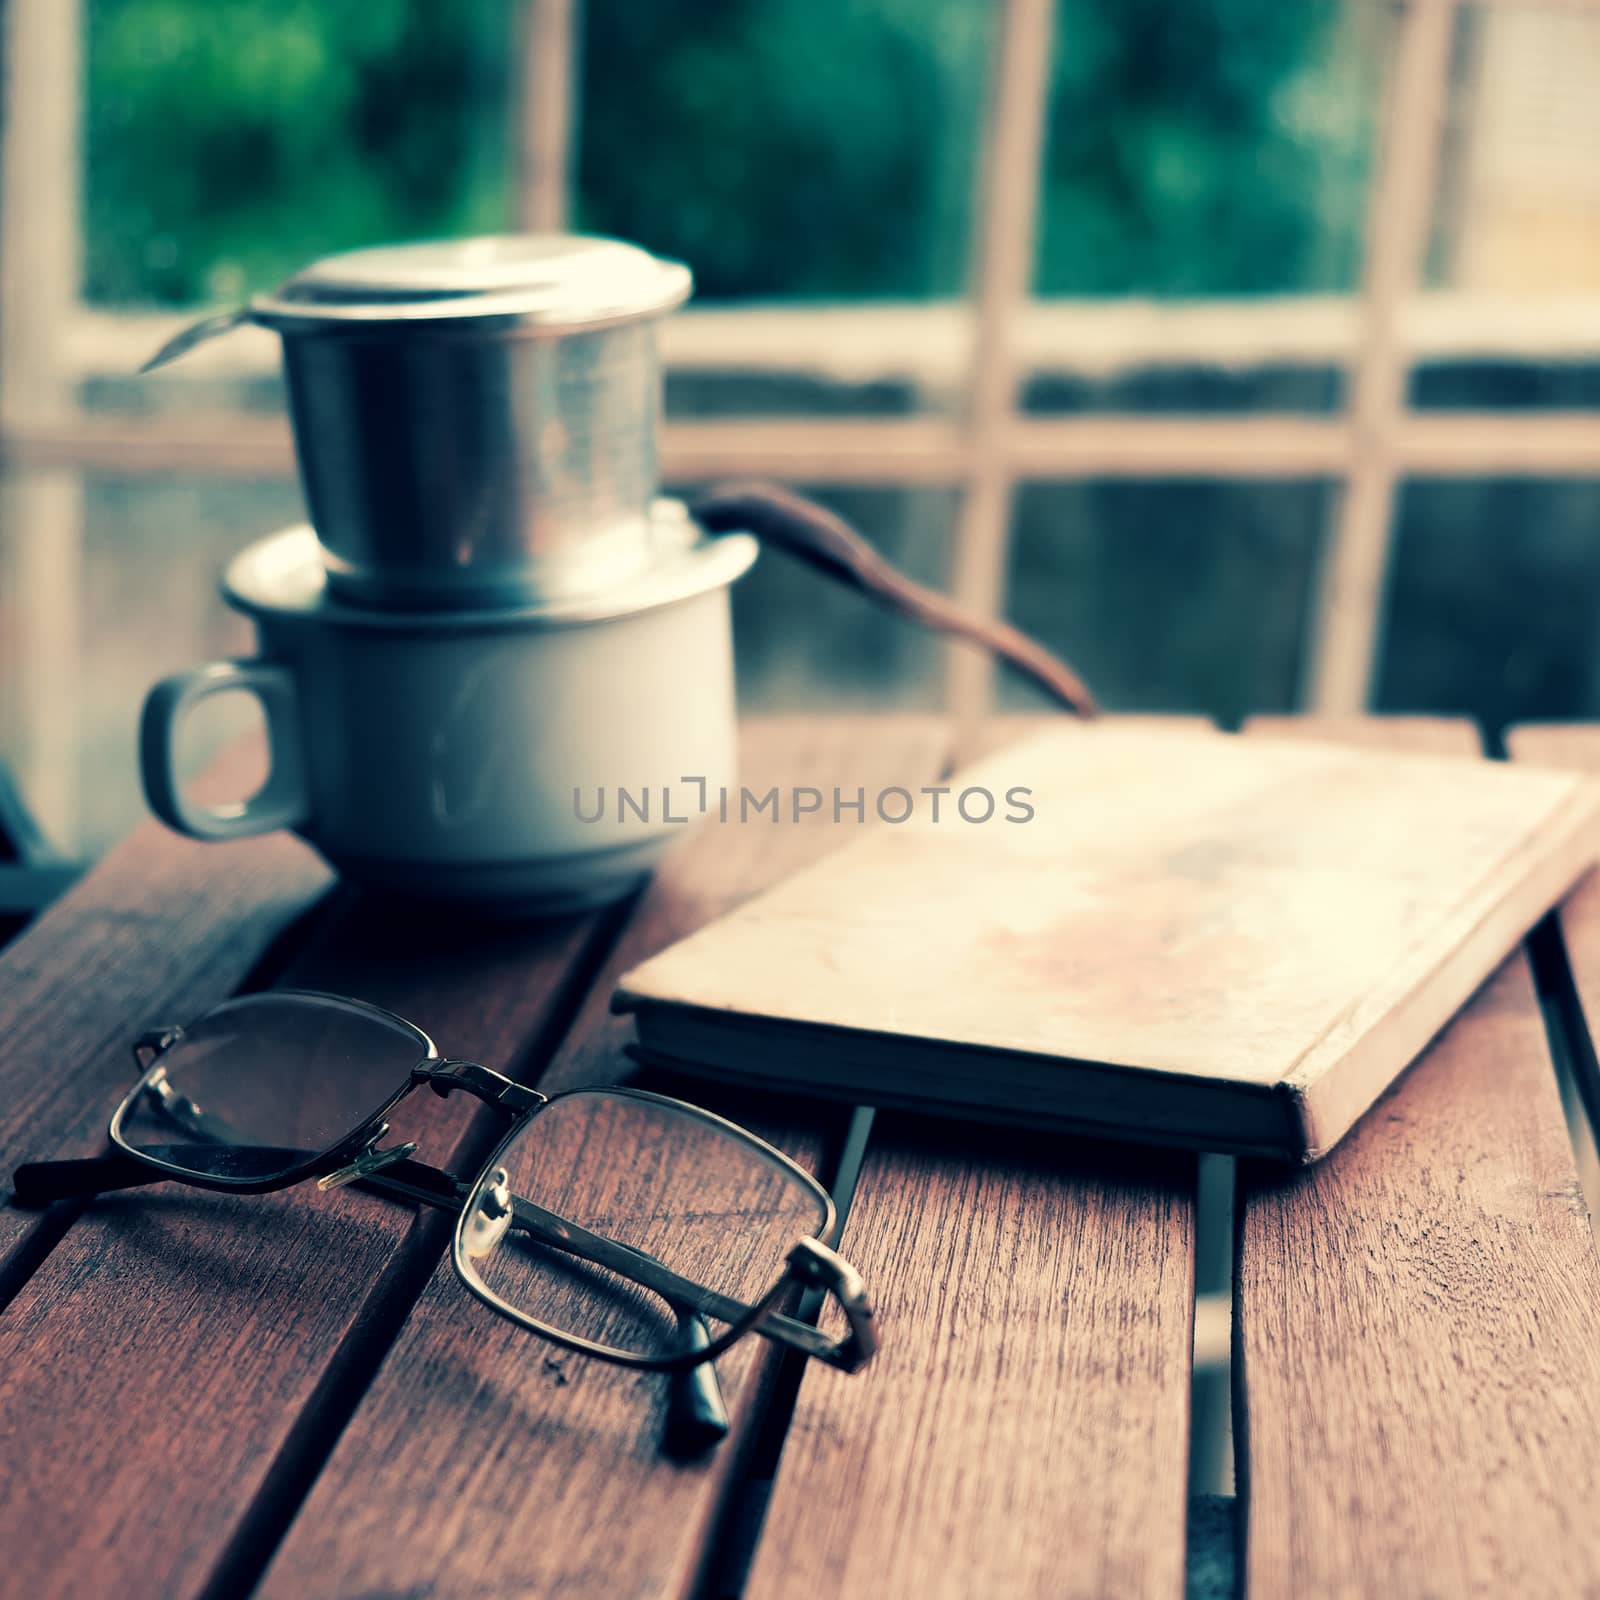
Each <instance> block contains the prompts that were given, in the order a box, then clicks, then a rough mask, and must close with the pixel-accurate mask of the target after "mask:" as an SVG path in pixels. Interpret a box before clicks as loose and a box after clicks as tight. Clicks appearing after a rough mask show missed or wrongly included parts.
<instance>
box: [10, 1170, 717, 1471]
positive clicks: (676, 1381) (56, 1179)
mask: <svg viewBox="0 0 1600 1600" xmlns="http://www.w3.org/2000/svg"><path fill="white" fill-rule="evenodd" d="M167 1178H168V1174H166V1173H164V1172H158V1171H157V1170H156V1169H155V1168H153V1167H147V1166H146V1165H145V1164H144V1163H143V1162H142V1161H135V1160H133V1159H132V1158H131V1157H130V1156H125V1155H122V1154H120V1153H118V1154H113V1155H108V1156H92V1157H90V1158H88V1159H86V1160H75V1161H30V1162H28V1163H27V1164H25V1165H24V1166H20V1167H18V1168H17V1170H16V1173H15V1175H14V1176H13V1178H12V1189H13V1197H14V1199H15V1200H16V1203H17V1204H18V1205H20V1206H24V1207H26V1208H28V1209H30V1210H33V1209H39V1208H42V1207H44V1206H47V1205H50V1204H51V1203H53V1202H54V1201H57V1200H81V1199H84V1198H87V1197H88V1196H91V1195H97V1194H107V1193H110V1192H111V1191H113V1190H117V1189H137V1188H142V1187H143V1186H144V1185H145V1184H151V1183H163V1182H165V1181H167ZM357 1183H358V1185H359V1187H361V1188H365V1189H374V1190H377V1191H379V1192H381V1193H383V1194H387V1195H390V1196H392V1197H394V1198H397V1199H404V1200H419V1201H421V1202H423V1203H424V1204H425V1205H432V1206H438V1207H441V1208H442V1209H444V1210H447V1211H455V1212H459V1211H460V1210H461V1207H462V1204H463V1202H464V1200H465V1198H466V1191H465V1187H464V1186H463V1185H462V1184H459V1183H457V1182H456V1180H455V1179H454V1178H452V1177H451V1176H450V1174H449V1173H447V1172H441V1171H440V1170H439V1169H438V1168H437V1167H430V1166H429V1165H427V1163H426V1162H422V1161H396V1162H393V1163H392V1164H391V1165H390V1166H389V1167H387V1168H386V1169H385V1170H384V1171H383V1172H381V1173H375V1174H373V1175H372V1176H371V1177H368V1178H363V1179H358V1180H357ZM674 1309H675V1311H676V1313H677V1316H678V1324H679V1329H680V1331H681V1333H682V1335H683V1337H684V1340H685V1342H686V1343H687V1345H688V1346H689V1348H690V1349H693V1350H703V1349H705V1348H706V1346H707V1345H709V1344H710V1342H711V1333H710V1330H709V1329H708V1328H707V1327H706V1324H705V1319H704V1318H703V1317H701V1316H700V1315H699V1313H697V1312H694V1311H692V1310H690V1309H687V1308H682V1307H675V1308H674ZM728 1429H729V1421H728V1408H727V1405H726V1403H725V1402H724V1400H723V1398H722V1386H721V1384H720V1383H718V1381H717V1376H716V1369H715V1367H713V1366H712V1364H711V1363H710V1362H709V1361H707V1362H703V1363H702V1364H700V1365H699V1366H695V1367H690V1368H688V1369H687V1370H685V1371H683V1372H677V1373H674V1374H673V1381H672V1385H671V1388H670V1390H669V1392H668V1397H667V1414H666V1418H665V1422H664V1426H663V1430H662V1442H663V1447H664V1448H665V1449H666V1450H667V1452H668V1453H669V1454H672V1455H677V1456H694V1455H698V1454H699V1453H700V1452H701V1451H702V1450H706V1449H709V1448H710V1447H711V1446H712V1445H714V1444H716V1443H717V1442H718V1441H719V1440H721V1439H723V1438H724V1437H726V1435H727V1433H728Z"/></svg>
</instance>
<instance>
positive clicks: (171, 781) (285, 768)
mask: <svg viewBox="0 0 1600 1600" xmlns="http://www.w3.org/2000/svg"><path fill="white" fill-rule="evenodd" d="M236 689H238V690H243V691H245V692H246V693H247V694H253V695H254V696H255V697H256V699H258V700H259V701H260V702H261V710H262V712H263V714H264V715H265V716H266V719H267V742H268V745H269V747H270V749H271V760H272V766H271V769H270V771H269V772H268V774H267V781H266V782H265V783H264V784H262V786H261V788H260V789H259V791H257V793H255V794H253V795H251V796H250V797H249V798H248V799H245V800H228V801H223V802H222V803H220V804H217V805H202V804H199V803H198V802H196V801H193V800H190V799H188V798H187V797H186V796H185V795H184V793H183V789H182V786H181V785H180V783H179V781H178V773H177V768H176V764H175V760H174V757H175V755H176V751H177V738H176V735H177V731H178V726H179V724H180V723H181V722H182V721H183V719H184V717H186V716H187V715H188V714H189V711H190V710H191V709H192V708H193V707H194V706H196V705H198V704H199V702H200V701H202V700H204V699H206V698H207V697H209V696H210V695H214V694H224V693H227V692H228V691H229V690H236ZM304 752H305V743H304V740H303V739H302V737H301V731H300V699H299V696H298V694H297V693H296V691H295V684H294V678H293V676H292V675H291V674H290V673H288V672H287V671H285V669H284V668H282V667H280V666H275V665H274V664H273V663H272V662H270V661H212V662H208V663H207V664H206V665H205V666H203V667H193V668H191V669H190V670H189V671H188V672H179V673H176V674H175V675H174V676H172V677H170V678H164V679H162V681H161V682H160V683H158V684H157V685H156V686H155V688H153V689H152V690H151V691H150V693H149V695H148V696H146V698H145V702H144V716H143V718H142V720H141V723H140V728H139V768H140V772H141V774H142V776H143V778H144V792H145V798H146V799H147V800H148V801H149V802H150V809H151V810H152V811H154V812H155V814H156V815H157V816H158V817H160V818H161V820H162V821H163V822H164V823H166V825H167V826H168V827H169V828H175V829H176V830H177V831H178V832H179V833H186V834H188V835H189V837H190V838H192V839H243V838H247V837H248V836H249V835H251V834H256V833H271V832H272V831H273V830H274V829H277V828H294V827H298V826H299V825H300V824H301V823H303V822H305V821H306V820H307V817H308V814H309V809H310V805H309V802H310V796H309V792H308V789H307V785H306V763H305V753H304Z"/></svg>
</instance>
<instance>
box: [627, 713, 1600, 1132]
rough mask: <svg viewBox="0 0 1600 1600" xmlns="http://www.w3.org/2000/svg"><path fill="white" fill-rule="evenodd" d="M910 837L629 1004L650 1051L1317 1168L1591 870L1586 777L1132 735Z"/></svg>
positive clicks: (1151, 732) (1083, 743) (918, 809)
mask: <svg viewBox="0 0 1600 1600" xmlns="http://www.w3.org/2000/svg"><path fill="white" fill-rule="evenodd" d="M974 792H975V793H976V794H978V795H979V796H982V797H984V799H982V800H980V801H979V802H977V814H978V816H979V819H980V821H981V817H982V814H983V808H984V805H985V804H987V808H988V811H989V812H990V813H991V814H996V813H998V815H997V816H996V818H995V820H993V821H991V822H990V823H989V824H988V825H978V826H975V825H973V824H972V822H971V821H963V820H962V819H961V816H960V815H957V813H956V807H957V798H956V796H957V795H958V794H959V795H960V796H961V797H962V804H963V805H965V803H966V802H965V797H966V796H967V795H970V794H973V793H974ZM1019 796H1021V797H1022V798H1023V800H1025V803H1026V806H1027V808H1028V809H1027V811H1026V812H1019V811H1018V810H1017V809H1016V807H1017V805H1018V797H1019ZM903 807H904V808H905V809H906V810H910V811H911V815H910V817H909V820H905V821H903V822H902V823H901V824H900V825H897V826H891V827H883V828H879V829H877V830H875V831H874V832H872V833H871V834H869V835H868V836H867V837H866V838H864V839H862V840H861V841H860V842H859V843H858V844H856V845H854V846H853V847H851V848H850V849H848V850H842V851H840V852H838V853H836V854H835V855H833V856H830V857H828V858H827V859H825V860H823V861H821V862H819V863H818V864H817V865H816V866H814V867H812V868H811V869H809V870H808V871H805V872H801V873H797V874H795V875H794V876H793V877H790V878H788V879H786V880H785V881H784V882H783V883H781V884H779V885H777V886H776V887H775V888H774V889H773V890H771V891H770V892H769V893H767V894H764V895H762V896H760V897H759V898H758V899H756V900H754V901H752V902H751V903H750V904H748V905H747V906H745V907H744V908H743V909H742V910H740V911H737V912H735V913H734V914H733V915H732V916H730V917H727V918H725V919H722V920H720V921H718V922H715V923H713V924H712V925H710V926H709V927H707V928H705V929H703V930H702V931H701V932H699V933H698V934H696V935H695V936H694V937H692V938H690V939H688V940H685V941H683V942H681V943H679V944H677V945H675V946H673V947H672V948H671V949H669V950H667V951H665V952H663V953H661V954H660V955H657V956H656V957H655V958H653V959H652V960H650V961H647V962H645V963H643V964H642V965H641V966H640V967H638V968H636V969H634V970H633V971H631V972H629V973H627V974H625V975H624V977H623V979H622V985H621V989H620V992H619V998H621V999H622V1000H623V1001H625V1002H626V1003H627V1004H628V1005H630V1006H631V1007H632V1008H634V1009H635V1010H636V1011H637V1013H638V1029H639V1037H640V1041H641V1043H642V1044H643V1045H644V1046H645V1048H646V1049H647V1050H649V1051H651V1052H652V1053H655V1054H658V1055H662V1056H665V1057H668V1058H670V1059H674V1060H678V1061H682V1062H684V1063H695V1064H697V1065H698V1066H700V1067H701V1068H702V1069H703V1070H706V1071H708V1072H711V1073H713V1074H715V1075H717V1076H720V1077H728V1078H746V1079H759V1080H770V1079H782V1080H784V1081H790V1082H797V1083H804V1084H806V1085H808V1086H809V1087H811V1088H812V1089H814V1090H815V1092H817V1093H824V1094H832V1095H835V1096H836V1097H841V1098H847V1097H856V1096H859V1097H861V1098H864V1099H870V1100H873V1101H874V1102H876V1103H878V1104H881V1105H898V1106H903V1107H906V1108H908V1109H912V1110H918V1111H921V1110H933V1109H935V1108H937V1107H939V1106H943V1107H946V1108H948V1109H949V1110H950V1112H951V1114H952V1115H959V1114H960V1113H961V1111H962V1110H963V1109H965V1108H969V1107H970V1108H972V1109H973V1110H974V1111H975V1112H976V1113H977V1114H978V1115H979V1116H988V1117H990V1118H991V1119H992V1120H1005V1119H1007V1118H1012V1119H1016V1118H1021V1119H1025V1120H1026V1122H1027V1124H1028V1125H1029V1126H1040V1125H1047V1124H1049V1123H1052V1122H1053V1123H1055V1124H1057V1125H1059V1126H1065V1127H1068V1128H1074V1129H1077V1130H1079V1131H1081V1132H1084V1133H1090V1134H1096V1135H1107V1136H1110V1137H1121V1138H1127V1139H1136V1140H1140V1141H1146V1142H1165V1143H1179V1144H1187V1145H1192V1146H1195V1147H1198V1148H1201V1149H1207V1150H1217V1149H1233V1150H1246V1151H1250V1152H1253V1153H1255V1154H1260V1155H1269V1156H1277V1157H1284V1158H1287V1159H1291V1160H1302V1161H1304V1160H1312V1159H1315V1158H1316V1157H1317V1156H1319V1155H1321V1154H1322V1153H1323V1152H1324V1151H1326V1150H1327V1149H1329V1148H1331V1147H1332V1145H1333V1144H1334V1143H1335V1142H1336V1141H1337V1140H1338V1139H1339V1138H1340V1137H1341V1136H1342V1135H1343V1133H1344V1132H1345V1131H1346V1129H1347V1128H1348V1127H1349V1126H1350V1124H1351V1122H1353V1121H1354V1119H1355V1118H1356V1116H1358V1115H1359V1114H1360V1113H1361V1112H1362V1111H1363V1110H1365V1109H1366V1107H1367V1106H1368V1105H1370V1104H1371V1102H1372V1100H1373V1098H1374V1097H1375V1096H1376V1095H1377V1094H1378V1093H1380V1092H1381V1091H1382V1089H1383V1088H1385V1087H1386V1086H1387V1085H1388V1083H1389V1082H1390V1080H1391V1079H1392V1078H1393V1077H1394V1075H1395V1073H1396V1072H1398V1071H1399V1070H1400V1069H1401V1067H1403V1066H1404V1065H1405V1063H1406V1062H1408V1061H1409V1060H1410V1059H1411V1058H1412V1057H1413V1056H1414V1055H1415V1054H1416V1052H1417V1051H1418V1050H1419V1049H1421V1048H1422V1046H1423V1045H1424V1044H1425V1043H1426V1042H1427V1040H1428V1039H1429V1038H1430V1037H1431V1036H1432V1034H1433V1033H1434V1032H1436V1031H1437V1030H1438V1028H1439V1027H1440V1026H1442V1024H1443V1023H1444V1022H1445V1021H1446V1020H1447V1019H1448V1018H1449V1017H1450V1015H1451V1014H1452V1013H1453V1012H1454V1011H1455V1010H1456V1009H1457V1008H1458V1007H1459V1006H1460V1005H1461V1003H1462V1002H1463V1001H1464V1000H1465V999H1466V998H1467V996H1468V995H1470V994H1471V993H1472V991H1473V989H1474V988H1475V987H1476V986H1477V985H1478V984H1479V983H1480V982H1482V980H1483V979H1484V978H1485V977H1486V976H1487V975H1488V974H1489V973H1490V972H1491V971H1492V970H1493V968H1494V966H1495V964H1496V963H1497V962H1498V961H1499V960H1500V959H1501V957H1502V956H1503V955H1504V953H1505V951H1506V950H1507V949H1509V948H1510V947H1511V946H1512V945H1513V944H1514V943H1515V942H1516V941H1517V940H1518V939H1519V938H1521V937H1522V935H1523V934H1524V933H1526V932H1527V930H1528V929H1529V928H1530V927H1531V926H1532V925H1533V923H1534V922H1535V921H1536V920H1537V919H1538V918H1539V917H1540V916H1541V915H1542V914H1543V913H1544V912H1545V911H1546V910H1547V909H1548V908H1549V907H1550V906H1551V905H1552V904H1554V902H1555V901H1556V899H1557V898H1558V897H1559V896H1560V894H1561V893H1562V892H1563V891H1564V890H1565V889H1566V888H1568V887H1569V886H1570V885H1571V884H1572V883H1573V882H1574V881H1576V879H1577V878H1578V877H1579V876H1580V875H1581V873H1582V872H1583V871H1584V870H1585V869H1586V868H1587V866H1588V865H1589V864H1590V863H1591V862H1592V861H1593V860H1594V859H1595V856H1596V853H1597V851H1600V786H1596V785H1593V784H1591V783H1590V782H1589V781H1588V780H1586V779H1584V778H1582V777H1579V776H1576V775H1572V774H1567V773H1559V772H1554V773H1552V772H1540V771H1534V770H1521V769H1516V768H1512V767H1508V766H1506V765H1504V764H1499V765H1493V766H1491V765H1490V764H1488V763H1484V762H1463V761H1459V760H1455V759H1451V758H1444V759H1440V758H1438V757H1434V756H1430V755H1427V754H1426V753H1402V752H1374V751H1371V750H1362V749H1354V748H1351V747H1349V746H1348V745H1344V744H1339V743H1336V742H1323V743H1307V742H1301V743H1297V744H1293V745H1290V744H1285V743H1283V742H1278V743H1273V742H1270V741H1262V740H1240V739H1237V738H1235V737H1233V736H1232V735H1228V734H1221V733H1216V732H1213V731H1210V730H1185V731H1175V730H1172V729H1169V728H1152V727H1149V726H1142V725H1138V724H1133V723H1123V722H1121V721H1120V720H1118V719H1110V720H1108V721H1105V722H1102V723H1099V724H1096V725H1094V726H1090V727H1068V728H1063V729H1060V730H1057V731H1054V732H1051V733H1047V734H1044V735H1042V736H1040V737H1038V738H1035V739H1032V740H1030V741H1028V742H1027V743H1025V744H1024V745H1022V746H1020V747H1018V748H1016V749H1014V750H1008V751H1005V752H1003V753H1001V754H997V755H994V756H991V757H989V758H988V759H986V760H984V761H980V762H978V763H976V764H975V765H973V766H970V767H966V768H964V769H963V770H962V772H961V774H960V775H959V777H958V778H956V779H955V780H954V781H953V782H952V783H951V784H950V785H948V786H947V787H946V789H945V792H944V815H942V816H941V815H940V814H939V812H938V811H937V810H936V809H935V807H934V805H933V803H932V802H931V800H930V801H922V802H921V803H919V804H916V805H915V806H914V808H913V797H912V796H911V795H910V794H909V793H907V794H906V795H905V796H904V800H903ZM1019 819H1020V820H1019ZM906 885H915V886H916V889H917V893H916V895H915V896H909V895H907V894H906V893H905V892H904V890H905V886H906ZM930 903H937V904H938V905H939V906H940V908H941V914H940V916H939V917H937V918H936V919H930V918H929V917H928V915H927V906H928V905H929V904H930Z"/></svg>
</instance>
